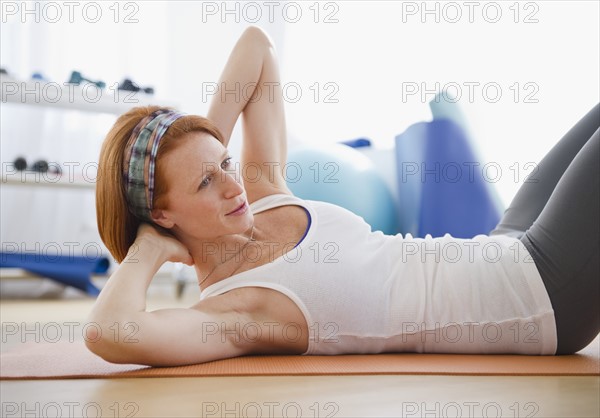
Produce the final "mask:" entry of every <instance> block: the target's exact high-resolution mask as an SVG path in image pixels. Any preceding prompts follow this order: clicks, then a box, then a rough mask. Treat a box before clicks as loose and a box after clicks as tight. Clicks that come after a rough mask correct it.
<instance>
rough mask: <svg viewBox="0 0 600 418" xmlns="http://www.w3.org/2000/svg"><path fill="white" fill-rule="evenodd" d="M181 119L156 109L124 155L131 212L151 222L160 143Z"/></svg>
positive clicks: (136, 128) (133, 136)
mask: <svg viewBox="0 0 600 418" xmlns="http://www.w3.org/2000/svg"><path fill="white" fill-rule="evenodd" d="M182 116H185V114H183V113H179V112H176V111H173V110H169V109H160V110H157V111H155V112H153V113H151V114H150V115H148V116H146V117H145V118H144V119H142V120H141V121H140V123H138V124H137V125H136V127H135V128H134V130H133V132H132V133H131V137H130V138H129V141H128V142H127V147H126V148H125V154H124V156H123V157H124V161H123V176H124V179H125V188H126V194H127V202H128V203H129V210H130V211H131V212H132V213H133V214H134V215H136V216H138V217H140V218H142V219H144V220H148V221H150V220H151V217H150V212H151V211H152V201H153V198H154V166H155V160H156V152H157V150H158V143H159V142H160V139H161V137H162V136H163V135H164V133H165V132H166V131H167V129H168V128H169V126H171V124H172V123H173V122H175V121H176V120H177V119H179V118H180V117H182Z"/></svg>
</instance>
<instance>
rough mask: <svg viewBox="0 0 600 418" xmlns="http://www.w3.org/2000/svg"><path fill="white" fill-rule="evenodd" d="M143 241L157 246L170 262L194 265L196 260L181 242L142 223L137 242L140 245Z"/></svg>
mask: <svg viewBox="0 0 600 418" xmlns="http://www.w3.org/2000/svg"><path fill="white" fill-rule="evenodd" d="M142 240H143V241H145V242H148V243H150V244H151V245H155V246H157V247H158V248H159V249H160V250H161V251H162V252H163V254H164V255H165V258H166V259H167V260H168V261H171V262H173V263H183V264H186V265H188V266H193V265H194V259H193V258H192V256H191V254H190V252H189V250H188V248H187V247H186V246H185V245H183V244H182V243H181V241H179V240H178V239H177V238H175V237H173V236H172V235H170V234H168V233H165V232H161V231H159V229H158V228H156V227H154V226H152V225H150V224H148V223H141V224H140V226H139V227H138V230H137V236H136V239H135V241H136V242H138V243H139V242H140V241H142Z"/></svg>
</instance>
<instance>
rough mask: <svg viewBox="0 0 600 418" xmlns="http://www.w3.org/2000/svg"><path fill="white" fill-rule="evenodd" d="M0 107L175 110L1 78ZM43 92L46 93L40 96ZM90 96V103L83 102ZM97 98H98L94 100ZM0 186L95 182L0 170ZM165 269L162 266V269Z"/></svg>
mask: <svg viewBox="0 0 600 418" xmlns="http://www.w3.org/2000/svg"><path fill="white" fill-rule="evenodd" d="M0 91H1V100H2V102H1V104H2V106H4V105H5V104H6V103H11V104H15V105H26V106H42V107H48V108H55V109H64V110H76V111H82V112H92V113H104V114H112V115H121V114H123V113H125V112H126V111H127V110H129V109H131V108H133V107H137V106H147V105H151V104H154V103H156V104H160V105H161V106H171V107H175V108H177V107H178V106H177V105H176V104H174V103H170V102H165V101H163V100H157V99H155V98H154V96H153V95H148V94H145V93H143V92H136V93H134V92H130V91H111V90H107V89H104V90H103V91H102V93H101V94H100V95H99V96H98V95H95V94H96V93H98V90H97V89H96V87H95V86H93V85H81V86H79V85H69V84H67V83H62V84H61V83H50V82H44V81H40V80H19V79H15V78H12V77H10V76H7V75H5V74H1V75H0ZM44 91H46V93H42V92H44ZM90 95H92V96H93V97H94V99H93V100H90V99H86V97H89V96H90ZM96 98H97V99H96ZM1 176H2V177H1V185H2V187H4V186H5V185H6V186H9V185H11V186H17V187H22V186H27V187H51V188H56V187H60V188H69V189H75V190H82V191H83V190H90V191H91V190H95V187H96V184H95V181H94V179H91V178H83V177H81V176H79V177H77V176H74V177H73V176H70V175H69V173H67V172H63V173H62V174H60V175H59V174H53V173H38V172H32V171H28V172H25V171H21V172H15V171H12V172H10V173H8V172H4V171H2V173H1ZM163 267H165V266H163ZM2 270H3V274H2V278H34V277H39V276H36V275H34V274H30V273H28V272H26V271H24V270H21V269H12V268H5V269H2ZM157 275H159V276H169V277H172V278H176V279H177V277H176V276H177V269H175V270H173V269H172V268H167V269H164V268H163V269H161V270H160V271H159V272H158V273H157Z"/></svg>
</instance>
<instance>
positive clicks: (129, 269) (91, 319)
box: [85, 224, 247, 366]
mask: <svg viewBox="0 0 600 418" xmlns="http://www.w3.org/2000/svg"><path fill="white" fill-rule="evenodd" d="M142 230H143V232H142V233H138V238H137V239H136V241H135V243H134V245H132V246H131V248H130V249H129V253H128V254H127V257H126V258H125V259H124V260H123V262H122V263H121V264H120V265H119V267H118V268H117V270H116V271H115V272H114V273H113V274H112V275H111V277H110V278H109V280H108V282H107V283H106V285H105V286H104V288H103V289H102V291H101V293H100V295H99V296H98V299H97V300H96V303H95V304H94V307H93V309H92V311H91V312H90V314H89V315H88V318H87V326H86V332H87V335H86V336H85V341H86V346H87V347H88V348H89V349H90V351H92V352H93V353H95V354H97V355H98V356H100V357H102V358H104V359H105V360H107V361H109V362H112V363H131V364H146V365H150V366H175V365H184V364H195V363H203V362H207V361H212V360H217V359H223V358H228V357H235V356H240V355H244V354H245V353H246V352H247V348H244V347H243V346H242V344H241V343H242V342H243V341H240V340H239V339H238V338H236V337H237V336H236V335H235V333H234V332H232V331H231V330H232V329H235V324H238V325H239V324H240V323H243V322H244V320H245V319H244V318H243V317H242V315H241V314H239V313H236V312H231V313H223V312H219V313H216V312H210V311H208V310H206V311H203V310H202V309H201V308H200V306H201V305H196V307H195V308H193V309H192V308H190V309H159V310H156V311H152V312H147V311H146V293H147V290H148V286H149V285H150V282H151V281H152V278H153V277H154V275H155V274H156V272H157V271H158V269H159V268H160V267H161V266H162V264H164V263H165V262H166V261H176V262H177V261H178V262H187V263H191V262H192V259H191V256H189V253H188V251H187V249H186V248H185V247H184V246H183V245H182V244H181V243H179V242H178V241H176V240H174V239H173V238H170V237H164V236H160V234H159V233H158V232H157V231H156V230H154V228H152V227H150V226H149V225H146V224H143V225H142V226H141V227H140V231H142ZM188 257H189V258H188ZM238 328H239V326H238Z"/></svg>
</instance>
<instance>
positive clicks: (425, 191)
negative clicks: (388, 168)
mask: <svg viewBox="0 0 600 418" xmlns="http://www.w3.org/2000/svg"><path fill="white" fill-rule="evenodd" d="M396 157H397V168H398V192H399V198H400V214H401V217H402V227H403V232H404V233H411V234H412V235H413V236H415V237H425V235H427V234H430V235H431V236H432V237H441V236H443V235H444V234H446V233H449V234H450V235H452V236H453V237H456V238H472V237H474V236H475V235H478V234H488V233H489V232H490V231H491V230H492V229H494V228H495V226H496V224H497V223H498V221H499V220H500V215H501V213H502V207H501V206H500V205H499V204H498V201H497V200H496V199H495V198H494V194H493V187H494V185H493V183H492V182H490V181H488V180H486V179H484V177H483V175H482V170H483V164H481V163H479V160H478V158H477V156H476V155H475V152H474V151H473V149H472V144H471V142H470V140H469V138H468V136H467V135H466V133H465V131H464V129H463V128H462V127H461V126H460V125H458V124H457V123H456V122H454V121H452V120H449V119H436V120H433V121H432V122H421V123H416V124H414V125H411V126H410V127H409V128H408V129H407V130H406V131H405V132H403V133H402V134H401V135H398V136H397V137H396Z"/></svg>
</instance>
